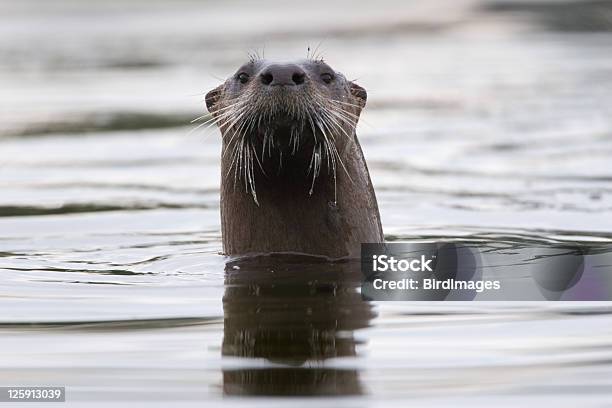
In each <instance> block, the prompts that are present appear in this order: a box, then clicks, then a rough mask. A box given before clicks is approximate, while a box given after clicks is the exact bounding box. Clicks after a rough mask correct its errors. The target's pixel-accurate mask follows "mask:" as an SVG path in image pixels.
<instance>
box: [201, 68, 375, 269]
mask: <svg viewBox="0 0 612 408" xmlns="http://www.w3.org/2000/svg"><path fill="white" fill-rule="evenodd" d="M249 64H250V65H249ZM249 64H247V65H245V66H243V67H242V68H241V70H244V71H245V72H249V74H250V75H249V82H247V83H245V84H244V85H243V84H240V83H239V82H238V79H237V78H238V77H237V76H234V77H232V78H230V79H228V80H227V81H226V82H225V83H224V84H223V85H221V86H220V87H218V88H216V89H214V90H213V91H211V92H209V93H208V95H207V98H206V99H207V106H208V108H209V110H210V111H211V113H213V115H214V116H215V118H216V119H217V122H218V124H220V128H221V132H222V135H223V152H222V163H221V172H222V178H221V225H222V234H223V250H224V252H225V253H226V254H228V255H244V254H261V253H278V252H289V253H303V254H310V255H318V256H325V257H328V258H344V257H356V256H358V255H359V250H360V244H361V243H364V242H382V240H383V233H382V227H381V222H380V216H379V211H378V205H377V202H376V196H375V193H374V189H373V187H372V183H371V181H370V176H369V172H368V168H367V166H366V163H365V159H364V156H363V152H362V150H361V146H360V145H359V142H358V140H357V136H356V134H355V125H356V121H357V118H358V117H359V114H360V112H361V108H362V107H363V106H365V102H366V97H367V96H366V92H365V90H364V89H363V88H361V87H359V86H358V85H356V84H354V83H352V82H349V81H347V80H346V79H344V77H343V76H342V75H341V74H339V73H336V72H333V71H331V72H333V74H334V82H333V84H326V83H324V82H322V81H321V80H319V74H320V72H322V71H325V70H326V69H331V68H329V67H328V66H327V65H326V64H324V63H323V62H322V61H310V60H308V61H304V62H301V63H298V64H296V65H295V66H296V67H297V68H295V69H299V70H303V71H304V73H305V74H306V79H305V83H304V84H300V85H299V86H293V87H290V86H286V87H284V86H280V87H270V86H265V85H262V83H261V82H259V81H258V80H257V78H259V77H261V75H262V72H267V71H265V70H266V69H269V67H270V66H271V63H269V62H267V61H252V62H251V63H249ZM321 64H323V65H321ZM292 66H293V65H292ZM245 67H246V68H245ZM273 67H275V65H273ZM241 70H239V71H238V72H237V75H240V74H241ZM247 70H248V71H247ZM300 72H301V71H300ZM311 94H317V95H320V96H321V97H320V98H319V99H313V97H312V96H311ZM241 98H248V100H247V101H246V102H248V104H249V105H255V108H254V110H255V111H256V112H258V113H259V112H261V111H262V110H267V109H271V111H272V113H270V114H269V115H268V116H267V117H265V118H264V120H260V121H259V122H256V123H258V126H252V127H251V128H248V129H249V131H248V132H244V133H243V134H236V131H237V129H239V126H240V123H241V122H240V121H238V122H237V123H234V124H233V126H232V123H231V121H229V122H228V121H224V120H223V119H222V118H223V112H224V111H226V112H227V111H229V110H230V108H227V107H228V106H229V105H230V104H231V103H234V102H235V101H240V102H245V101H244V100H243V99H241ZM329 101H331V102H329ZM315 103H318V104H321V106H323V107H325V106H327V107H328V108H331V107H335V108H338V107H340V108H342V111H341V112H340V113H338V114H337V115H341V116H343V117H344V118H350V120H348V119H345V120H339V119H337V118H336V119H335V121H336V124H335V125H333V126H332V124H330V125H329V126H328V127H327V128H323V129H324V130H326V131H327V132H326V133H327V134H328V135H329V139H330V140H332V139H333V144H334V146H335V148H336V149H337V152H338V153H337V156H338V157H337V159H336V163H335V165H334V163H333V160H330V158H331V154H328V155H327V156H326V155H325V150H324V149H323V156H324V158H323V159H322V160H321V170H320V172H319V174H318V176H316V174H315V177H314V178H313V175H312V166H310V167H309V163H311V162H312V158H313V157H314V153H312V152H313V149H314V148H315V147H316V143H317V142H316V140H320V139H321V137H322V136H321V134H320V133H319V129H318V128H316V127H315V130H314V132H313V131H312V130H311V129H312V127H311V126H309V125H308V124H306V125H302V126H301V127H298V129H300V136H299V138H298V140H299V143H298V145H297V146H298V147H297V148H295V149H291V143H290V142H289V140H290V138H291V131H290V130H288V129H294V127H295V126H296V125H295V123H296V121H297V120H296V119H295V118H294V117H292V116H291V115H290V114H289V113H287V112H289V111H292V109H293V107H294V105H293V104H296V106H297V105H299V104H305V105H309V104H310V105H312V104H315ZM325 104H328V105H325ZM270 105H271V106H270ZM279 105H280V107H279ZM285 106H286V108H285ZM300 106H301V105H300ZM284 109H286V110H287V112H285V110H284ZM296 109H297V108H296ZM226 117H227V115H226ZM328 117H332V118H333V116H331V115H328ZM300 118H301V117H300ZM333 120H334V119H330V121H333ZM279 123H282V124H283V125H279ZM244 128H246V126H245V127H243V129H244ZM342 129H344V130H342ZM266 132H270V134H273V136H274V137H273V139H274V143H273V145H272V147H271V148H268V149H267V148H266V145H265V144H264V142H263V140H264V134H266ZM243 137H247V138H248V143H251V145H252V150H251V152H252V153H251V156H255V158H254V159H253V158H252V160H251V161H252V164H251V166H252V173H248V166H245V167H242V164H243V162H240V163H241V165H240V166H238V164H237V162H236V161H233V158H235V157H237V155H238V153H237V152H240V151H241V150H240V146H239V145H236V144H237V143H241V142H242V138H243ZM235 149H236V150H235ZM266 151H267V152H269V153H267V154H266V153H264V152H266ZM328 156H329V157H328ZM246 163H248V162H246ZM309 170H311V172H310V173H309ZM249 174H252V179H249Z"/></svg>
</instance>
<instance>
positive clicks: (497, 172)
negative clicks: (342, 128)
mask: <svg viewBox="0 0 612 408" xmlns="http://www.w3.org/2000/svg"><path fill="white" fill-rule="evenodd" d="M383 3H385V4H382V3H381V2H376V4H360V5H356V4H354V2H350V3H349V2H334V3H333V4H330V3H329V2H318V1H314V2H313V1H310V2H308V3H307V4H294V5H293V6H294V8H292V9H289V8H286V7H281V6H279V5H278V4H279V3H277V2H275V1H271V0H270V1H266V2H265V3H263V4H262V5H260V6H258V7H256V8H255V7H254V6H252V5H250V3H248V2H241V1H232V2H223V3H216V2H203V3H200V2H191V1H181V2H178V3H172V4H165V3H158V2H141V1H137V0H132V1H130V2H114V1H110V2H109V1H106V2H87V3H75V2H70V1H57V2H52V3H50V2H49V3H47V2H45V3H41V2H34V1H19V2H16V1H15V2H6V1H3V2H0V89H1V91H0V107H1V109H0V135H1V136H0V186H1V189H2V190H1V191H2V194H1V195H0V272H1V274H2V285H1V287H0V308H1V309H0V310H2V312H1V313H0V325H1V327H0V332H1V336H0V362H1V363H0V385H47V384H48V385H65V386H67V390H68V391H67V394H68V395H67V396H68V400H69V401H70V402H71V404H70V405H71V406H72V405H74V406H107V405H108V403H109V402H111V401H113V403H115V402H117V401H121V402H123V405H124V406H168V404H169V403H170V402H169V401H173V400H178V401H179V402H176V403H175V402H172V405H173V406H196V405H197V406H202V405H214V406H216V405H219V404H220V403H221V402H222V404H224V405H227V406H242V405H247V404H248V405H249V406H252V405H253V404H255V405H262V406H264V405H265V406H271V405H272V406H273V405H278V406H286V404H287V403H291V404H302V403H306V402H308V401H310V402H312V400H310V399H309V397H311V396H313V395H316V396H319V397H322V398H319V399H317V400H316V403H317V404H320V405H322V406H332V405H333V406H404V405H406V403H414V404H415V405H418V406H445V405H449V404H452V405H455V406H457V405H462V404H470V405H471V406H491V404H493V403H494V404H495V406H525V405H527V404H529V405H534V404H539V405H544V406H547V405H552V404H555V405H557V406H568V407H575V406H576V405H578V404H580V405H581V406H602V404H605V403H609V401H610V399H611V398H612V391H611V390H612V365H611V364H610V361H612V329H611V327H612V325H611V323H612V318H611V313H612V305H611V304H610V303H588V302H573V303H568V302H561V303H543V302H540V303H537V302H533V303H528V302H519V303H501V302H495V303H467V302H465V303H463V302H460V303H427V302H364V301H362V300H361V297H360V296H359V294H358V291H357V289H358V287H359V286H360V277H359V276H356V275H355V269H356V268H355V267H354V265H352V264H350V263H349V264H340V265H324V264H316V263H315V264H313V263H312V261H307V260H300V261H295V260H292V261H287V260H284V259H275V258H273V259H264V260H260V261H259V262H255V261H252V262H246V263H241V264H238V265H235V264H226V263H227V261H228V260H227V259H226V258H225V257H223V256H222V255H220V251H221V235H220V226H219V215H218V213H219V203H218V200H219V192H218V187H219V156H220V143H219V135H218V133H217V132H216V131H215V130H214V129H211V130H204V129H198V130H196V131H194V130H193V129H194V127H195V124H194V125H191V124H190V123H189V121H190V119H192V118H196V117H197V116H199V115H201V114H202V110H203V106H202V97H203V93H204V92H206V91H207V90H209V89H212V88H213V87H214V86H216V85H217V84H218V83H219V82H220V79H219V78H224V77H226V76H228V75H229V74H230V73H232V72H233V70H234V69H235V68H236V67H237V66H239V65H240V64H241V63H242V62H243V61H244V60H245V59H246V53H247V51H249V50H252V49H257V50H259V51H260V52H262V48H263V47H264V46H265V53H266V56H268V57H270V58H274V57H277V58H294V57H303V56H304V55H305V53H306V49H307V47H308V45H311V46H312V47H313V48H314V47H316V45H317V44H319V43H321V45H320V48H321V50H322V52H323V55H324V57H325V58H326V60H327V61H328V62H329V63H330V64H331V65H332V66H334V67H336V68H337V69H338V70H341V71H343V72H344V73H345V74H347V76H349V77H350V78H357V79H358V81H359V83H360V84H361V85H363V86H364V87H365V88H366V89H367V90H368V94H369V100H368V105H367V107H366V110H365V111H364V114H363V120H362V122H361V123H360V127H359V131H358V134H359V136H360V140H361V143H362V146H363V149H364V151H365V155H366V157H367V160H368V165H369V168H370V171H371V175H372V179H373V182H374V185H375V188H376V192H377V196H378V200H379V205H380V210H381V215H382V220H383V226H384V230H385V234H386V237H387V239H388V240H392V241H414V242H422V241H441V240H451V241H452V240H455V241H462V242H471V243H476V244H477V245H479V247H480V248H483V249H485V250H487V251H489V253H491V254H493V255H499V256H502V255H503V254H504V253H514V254H515V256H514V257H513V258H512V259H514V261H513V262H516V264H513V265H505V269H503V271H505V272H503V273H509V274H510V273H514V274H516V279H517V280H519V281H520V279H521V278H524V277H525V274H524V272H525V268H524V266H523V264H525V263H529V262H530V261H532V260H533V258H532V257H531V255H529V254H530V253H529V251H525V249H526V248H530V247H533V246H534V245H536V246H538V245H539V246H546V245H549V244H554V245H563V244H567V243H570V244H585V245H586V244H588V245H591V246H593V245H594V246H598V247H600V248H604V249H603V252H604V253H605V252H606V251H607V250H606V249H605V248H609V247H610V246H609V245H610V242H611V241H612V166H611V165H610V163H611V158H612V137H611V136H612V135H611V129H612V81H611V79H612V34H610V27H609V26H606V25H605V24H604V25H603V26H602V23H601V21H600V20H597V21H598V24H596V25H588V21H589V20H588V18H587V17H589V16H593V15H595V16H599V15H600V14H601V13H590V14H589V13H578V14H577V16H578V17H580V18H582V19H583V20H581V21H580V23H581V24H574V25H571V24H570V25H569V26H568V24H567V19H568V18H570V17H567V13H565V14H564V13H563V12H562V11H563V10H559V9H558V8H555V6H554V5H553V6H551V5H550V4H548V3H543V4H545V5H546V4H548V5H546V6H541V7H549V9H546V10H547V12H546V13H544V15H545V16H546V18H545V19H542V13H541V11H538V10H539V9H536V11H534V10H527V11H525V10H521V8H520V7H518V9H519V10H518V11H517V10H515V9H513V8H512V7H510V9H511V10H510V11H509V10H507V8H503V7H502V10H498V9H497V8H495V7H488V8H487V7H485V6H487V5H490V4H491V2H487V3H484V2H477V1H456V2H452V5H451V4H447V3H450V2H445V4H444V6H441V3H435V2H425V1H422V2H421V1H419V2H414V4H411V6H410V7H406V6H404V5H403V4H404V3H403V2H393V1H391V0H389V1H387V2H383ZM591 3H592V4H591ZM591 3H589V4H591V5H590V6H589V5H588V4H587V3H581V4H583V5H584V7H585V8H584V9H583V10H592V8H593V7H596V6H597V7H601V6H600V5H598V4H599V3H598V2H591ZM593 4H594V5H593ZM587 6H588V7H591V8H587ZM441 7H443V9H440V8H441ZM390 9H392V10H394V11H393V13H392V14H390V13H389V10H390ZM527 9H529V8H527ZM440 10H442V11H440ZM247 11H248V13H247ZM604 11H605V6H604ZM555 16H557V17H559V20H558V21H557V20H555V18H556V17H555ZM578 17H576V18H578ZM572 21H573V20H572ZM585 21H586V22H585ZM555 22H557V23H559V22H560V23H559V24H556V25H555V24H553V23H555ZM561 23H563V24H561ZM585 24H587V25H586V27H592V28H593V30H584V29H583V28H584V27H585ZM568 27H569V29H568ZM572 27H574V28H575V29H572ZM576 27H578V28H580V29H576ZM560 28H563V30H561V29H560ZM517 254H518V255H517ZM522 254H524V256H523V255H522ZM235 266H238V267H239V268H240V269H235V268H234V267H235ZM597 267H598V268H599V269H598V270H600V271H601V273H602V274H610V273H611V272H612V271H611V269H612V267H611V266H610V265H609V264H606V263H605V262H601V263H600V264H598V265H597ZM256 395H257V396H260V397H265V396H268V397H271V396H276V397H290V396H292V397H293V399H292V400H291V401H290V402H288V401H287V400H286V399H285V398H257V399H253V398H252V396H256ZM332 396H335V398H332ZM407 401H408V402H407ZM119 406H120V405H119Z"/></svg>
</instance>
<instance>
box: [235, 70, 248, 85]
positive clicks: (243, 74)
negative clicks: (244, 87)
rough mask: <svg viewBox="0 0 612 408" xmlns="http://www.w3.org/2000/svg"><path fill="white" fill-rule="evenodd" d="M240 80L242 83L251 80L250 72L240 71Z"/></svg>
mask: <svg viewBox="0 0 612 408" xmlns="http://www.w3.org/2000/svg"><path fill="white" fill-rule="evenodd" d="M238 80H239V81H240V83H241V84H246V83H247V82H248V80H249V74H247V73H246V72H241V73H239V74H238Z"/></svg>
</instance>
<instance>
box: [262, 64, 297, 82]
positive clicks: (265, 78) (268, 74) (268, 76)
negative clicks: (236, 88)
mask: <svg viewBox="0 0 612 408" xmlns="http://www.w3.org/2000/svg"><path fill="white" fill-rule="evenodd" d="M305 77H306V74H305V73H304V70H302V68H300V67H299V66H297V65H295V64H286V65H281V64H275V65H270V66H269V67H267V68H266V69H264V70H263V72H262V73H261V74H260V75H259V78H260V79H261V83H262V84H264V85H266V86H276V85H289V86H294V85H301V84H303V83H304V78H305Z"/></svg>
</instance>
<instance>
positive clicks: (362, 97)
mask: <svg viewBox="0 0 612 408" xmlns="http://www.w3.org/2000/svg"><path fill="white" fill-rule="evenodd" d="M349 87H350V91H351V95H353V96H354V97H355V98H356V99H357V102H358V104H359V106H361V107H362V108H363V107H364V106H365V104H366V101H367V100H368V93H367V92H366V90H365V89H364V88H363V87H361V86H359V85H357V84H356V83H354V82H349Z"/></svg>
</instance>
